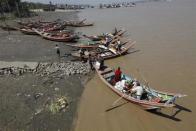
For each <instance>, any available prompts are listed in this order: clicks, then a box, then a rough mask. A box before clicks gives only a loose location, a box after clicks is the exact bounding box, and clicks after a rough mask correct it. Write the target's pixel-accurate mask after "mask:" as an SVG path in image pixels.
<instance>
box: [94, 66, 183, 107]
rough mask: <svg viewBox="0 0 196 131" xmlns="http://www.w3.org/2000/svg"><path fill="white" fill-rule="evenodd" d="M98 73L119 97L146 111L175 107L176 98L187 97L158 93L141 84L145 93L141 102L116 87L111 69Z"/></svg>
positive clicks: (126, 78) (124, 76) (128, 78)
mask: <svg viewBox="0 0 196 131" xmlns="http://www.w3.org/2000/svg"><path fill="white" fill-rule="evenodd" d="M96 71H97V73H98V76H99V77H100V79H101V80H102V81H103V82H104V83H105V84H106V85H107V86H108V87H109V88H110V89H111V90H112V91H114V92H115V93H116V94H117V95H119V96H120V97H122V98H124V99H125V100H126V101H128V102H132V103H135V104H137V105H139V106H141V107H142V108H143V109H145V110H154V109H160V108H170V107H174V106H175V99H176V98H180V97H184V96H186V95H182V94H177V93H169V92H162V91H157V90H154V89H152V88H151V87H147V86H145V85H142V84H141V86H142V87H143V89H144V93H143V95H142V97H141V100H139V99H136V98H135V97H134V95H133V94H130V93H125V92H124V91H123V90H122V89H123V87H120V86H117V84H116V85H115V83H114V82H113V81H114V80H113V78H114V71H113V70H112V69H111V68H108V67H105V69H104V70H102V71H100V70H98V69H96ZM122 77H123V79H124V80H125V81H126V80H134V78H133V77H128V76H127V75H124V74H123V75H122Z"/></svg>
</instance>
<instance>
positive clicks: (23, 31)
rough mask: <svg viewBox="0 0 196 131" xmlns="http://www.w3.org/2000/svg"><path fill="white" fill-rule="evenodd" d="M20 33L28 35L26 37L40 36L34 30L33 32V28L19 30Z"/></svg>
mask: <svg viewBox="0 0 196 131" xmlns="http://www.w3.org/2000/svg"><path fill="white" fill-rule="evenodd" d="M18 30H19V31H21V32H22V33H24V34H26V35H38V34H37V33H36V32H35V31H34V30H32V29H31V28H19V29H18Z"/></svg>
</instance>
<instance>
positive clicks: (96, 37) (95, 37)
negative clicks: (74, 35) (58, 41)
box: [83, 35, 104, 41]
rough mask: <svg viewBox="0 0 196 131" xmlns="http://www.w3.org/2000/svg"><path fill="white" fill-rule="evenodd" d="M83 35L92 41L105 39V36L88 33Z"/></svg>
mask: <svg viewBox="0 0 196 131" xmlns="http://www.w3.org/2000/svg"><path fill="white" fill-rule="evenodd" d="M83 37H85V38H88V39H90V40H92V41H100V40H102V39H104V36H87V35H83Z"/></svg>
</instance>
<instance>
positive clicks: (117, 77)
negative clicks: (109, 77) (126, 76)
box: [114, 67, 122, 82]
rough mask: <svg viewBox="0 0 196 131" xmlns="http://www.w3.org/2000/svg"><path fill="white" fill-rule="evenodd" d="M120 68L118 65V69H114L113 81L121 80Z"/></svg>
mask: <svg viewBox="0 0 196 131" xmlns="http://www.w3.org/2000/svg"><path fill="white" fill-rule="evenodd" d="M121 74H122V72H121V70H120V67H118V69H117V70H116V71H115V78H114V79H115V82H118V81H121Z"/></svg>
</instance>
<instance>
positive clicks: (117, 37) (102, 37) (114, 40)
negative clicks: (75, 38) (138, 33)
mask: <svg viewBox="0 0 196 131" xmlns="http://www.w3.org/2000/svg"><path fill="white" fill-rule="evenodd" d="M125 32H126V31H123V30H119V31H118V32H117V33H116V35H112V34H110V35H111V37H112V40H111V42H110V44H111V45H113V44H114V43H116V42H117V40H118V39H120V38H121V37H122V35H123V34H124V33H125ZM85 37H86V38H89V39H91V40H92V37H94V38H96V36H86V35H85ZM105 37H106V36H97V38H100V39H102V41H93V40H92V41H88V42H87V44H85V43H81V44H75V45H73V44H67V45H68V46H71V47H75V48H84V49H91V48H98V47H99V45H104V43H105V42H104V40H103V39H105ZM91 43H93V44H91ZM126 43H127V42H126ZM110 44H109V45H110Z"/></svg>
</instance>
